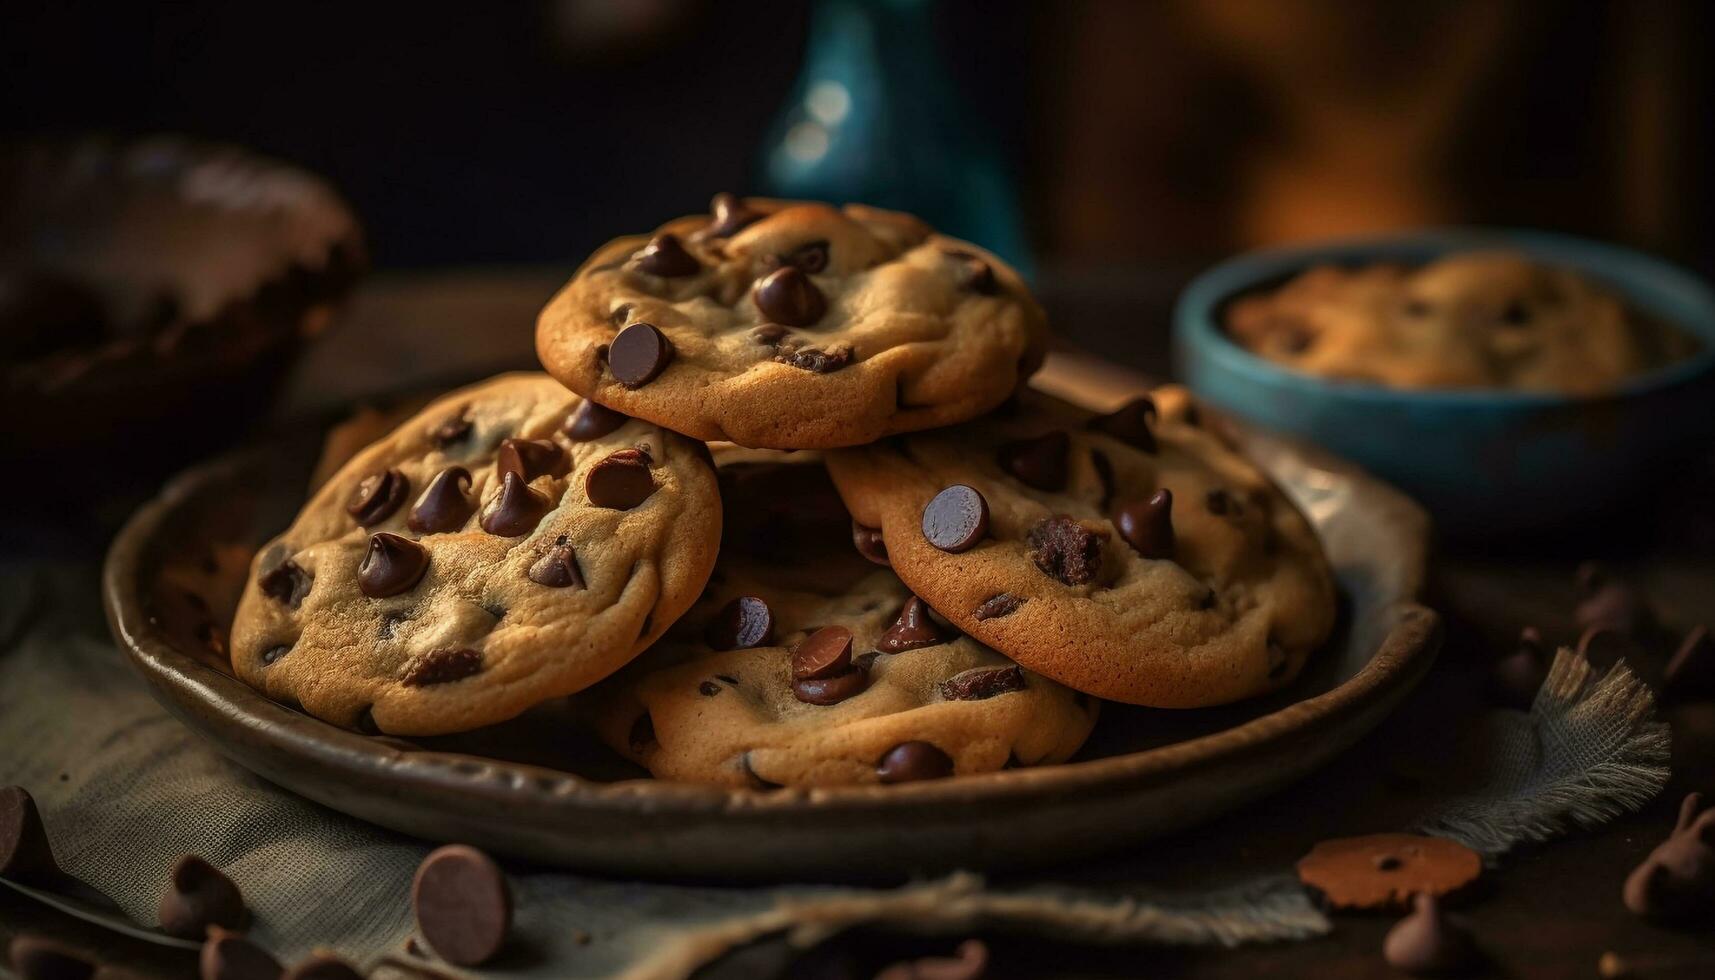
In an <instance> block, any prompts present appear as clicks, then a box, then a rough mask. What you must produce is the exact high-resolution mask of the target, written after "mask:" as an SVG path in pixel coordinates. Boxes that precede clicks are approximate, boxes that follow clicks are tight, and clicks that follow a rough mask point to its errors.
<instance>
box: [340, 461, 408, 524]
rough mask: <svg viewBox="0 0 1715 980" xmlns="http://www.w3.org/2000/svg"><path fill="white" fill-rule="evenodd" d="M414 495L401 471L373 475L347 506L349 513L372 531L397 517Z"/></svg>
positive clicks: (346, 509)
mask: <svg viewBox="0 0 1715 980" xmlns="http://www.w3.org/2000/svg"><path fill="white" fill-rule="evenodd" d="M410 492H411V481H410V480H408V479H406V478H405V474H403V473H401V472H399V471H398V470H387V471H386V472H383V473H371V474H369V475H368V476H366V477H364V478H363V479H362V480H359V481H358V483H357V487H356V488H355V489H353V490H352V492H351V496H350V497H349V498H347V500H346V502H345V512H346V513H347V514H350V515H351V517H352V519H353V520H355V521H357V523H358V524H359V525H361V526H363V527H372V526H374V525H376V524H380V523H381V522H382V521H385V520H386V519H387V518H389V517H392V516H393V512H394V511H396V510H398V509H399V505H400V504H402V503H404V502H405V497H406V496H407V495H408V494H409V493H410Z"/></svg>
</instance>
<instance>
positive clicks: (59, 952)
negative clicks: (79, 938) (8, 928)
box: [7, 934, 95, 980]
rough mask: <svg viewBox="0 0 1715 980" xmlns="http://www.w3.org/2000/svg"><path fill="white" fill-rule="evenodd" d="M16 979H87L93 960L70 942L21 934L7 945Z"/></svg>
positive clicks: (90, 972) (93, 967)
mask: <svg viewBox="0 0 1715 980" xmlns="http://www.w3.org/2000/svg"><path fill="white" fill-rule="evenodd" d="M7 955H8V958H9V959H10V960H11V961H12V972H13V973H15V974H17V976H18V980H90V977H92V976H93V975H94V974H95V963H93V962H92V961H90V960H89V959H87V958H85V957H84V955H83V954H82V953H81V952H79V951H77V950H75V949H73V948H71V947H70V946H66V945H63V944H61V943H57V942H54V941H53V940H51V939H47V938H44V937H42V936H32V935H29V934H24V935H20V936H17V937H16V938H14V939H13V940H12V944H11V946H9V947H8V948H7Z"/></svg>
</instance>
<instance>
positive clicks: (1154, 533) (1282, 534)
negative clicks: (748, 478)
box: [828, 389, 1335, 708]
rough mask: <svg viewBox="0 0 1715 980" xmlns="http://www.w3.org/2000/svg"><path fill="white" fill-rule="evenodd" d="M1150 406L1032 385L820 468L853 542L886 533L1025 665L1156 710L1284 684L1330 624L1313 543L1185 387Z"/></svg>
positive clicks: (921, 587)
mask: <svg viewBox="0 0 1715 980" xmlns="http://www.w3.org/2000/svg"><path fill="white" fill-rule="evenodd" d="M1156 397H1157V400H1158V401H1159V402H1160V405H1161V412H1160V413H1157V411H1156V407H1155V403H1154V402H1151V401H1150V400H1148V399H1141V400H1139V401H1136V402H1133V403H1132V404H1130V405H1128V406H1126V407H1125V408H1123V409H1121V410H1120V411H1118V412H1115V413H1113V414H1112V415H1107V416H1096V415H1093V414H1092V413H1089V412H1086V411H1083V410H1081V409H1078V408H1075V407H1073V406H1071V405H1068V404H1066V403H1064V402H1061V401H1058V400H1056V399H1053V398H1050V397H1048V396H1046V395H1041V394H1037V393H1034V392H1030V393H1026V394H1025V395H1022V396H1021V397H1020V398H1019V399H1018V401H1017V402H1016V404H1014V405H1012V406H1011V407H1010V408H1008V409H1003V410H1002V411H1000V412H997V413H995V414H994V415H992V416H990V417H988V418H985V419H981V420H978V421H976V422H971V423H967V424H965V425H962V426H957V427H953V428H948V429H942V430H937V431H934V432H921V433H915V434H913V435H910V436H903V437H899V438H895V439H889V440H885V441H883V442H878V443H876V444H874V445H871V446H865V447H862V448H858V449H847V450H840V451H838V452H832V453H829V454H828V469H829V472H830V473H831V474H832V476H833V479H834V482H835V484H836V485H838V487H839V490H840V494H841V496H842V497H844V498H845V502H846V505H847V507H849V508H850V509H851V512H852V515H853V517H854V518H855V519H856V521H857V524H858V525H859V527H858V528H856V529H855V530H854V538H855V539H856V541H857V543H858V544H859V545H860V548H861V547H862V546H863V544H864V541H865V539H866V537H867V538H869V539H873V536H874V535H875V534H876V533H878V532H879V535H880V539H881V541H882V542H883V543H884V545H885V560H887V561H889V562H890V563H891V565H892V567H893V569H894V571H895V572H897V573H898V574H899V577H900V578H901V579H903V580H904V581H905V583H906V585H908V586H909V587H911V589H912V590H913V591H915V592H916V593H917V594H918V595H920V596H922V597H923V598H924V599H925V600H927V601H928V602H929V604H930V605H932V606H933V607H934V608H935V609H937V610H938V611H940V612H941V613H942V614H944V615H945V616H947V618H948V619H950V620H952V621H953V623H954V624H955V625H957V626H958V627H959V628H960V629H962V630H964V631H966V632H967V633H969V634H970V635H971V636H972V637H974V638H976V639H978V640H980V641H982V642H983V643H985V644H987V645H989V646H992V647H994V648H995V649H996V650H999V651H1001V652H1003V653H1005V654H1006V655H1007V656H1009V657H1011V658H1012V659H1014V660H1017V661H1018V662H1019V663H1021V664H1023V665H1024V666H1026V667H1028V668H1030V669H1031V670H1034V671H1038V672H1040V673H1042V674H1044V675H1046V676H1048V677H1052V678H1054V679H1055V680H1057V681H1060V682H1061V683H1063V684H1066V685H1068V686H1070V687H1073V688H1076V689H1078V690H1080V691H1085V692H1087V693H1090V694H1094V695H1097V696H1098V697H1103V698H1108V699H1111V700H1115V701H1125V702H1129V703H1132V704H1142V705H1148V706H1151V707H1159V708H1191V707H1201V706H1205V705H1214V704H1224V703H1226V702H1229V701H1236V700H1238V699H1240V698H1246V697H1250V696H1252V695H1256V694H1260V693H1262V692H1264V691H1268V690H1272V689H1274V688H1277V687H1280V686H1281V685H1283V684H1285V683H1286V682H1288V681H1289V680H1291V679H1292V678H1293V677H1294V676H1296V675H1297V673H1298V671H1299V669H1300V668H1301V667H1302V666H1303V665H1304V662H1305V660H1306V658H1307V657H1308V656H1309V655H1310V653H1311V651H1313V650H1314V649H1316V647H1317V646H1319V645H1320V644H1321V643H1322V642H1323V641H1324V640H1325V639H1326V638H1327V636H1328V633H1329V631H1330V629H1331V628H1332V626H1333V622H1334V612H1335V603H1334V587H1333V580H1332V576H1331V574H1330V572H1329V569H1328V563H1327V560H1326V559H1325V558H1324V557H1323V554H1322V549H1321V545H1320V543H1319V542H1318V541H1317V539H1316V535H1315V532H1314V531H1313V530H1312V529H1311V527H1310V525H1309V523H1308V522H1307V521H1306V520H1305V519H1304V516H1303V515H1302V514H1300V513H1299V512H1298V510H1297V509H1296V508H1295V507H1293V505H1292V503H1291V502H1290V501H1289V500H1287V499H1286V497H1285V496H1284V495H1283V494H1282V493H1281V492H1280V490H1279V488H1278V487H1276V486H1275V485H1274V484H1273V483H1271V482H1270V481H1269V479H1268V477H1267V476H1265V475H1264V474H1263V473H1262V471H1261V470H1259V469H1257V467H1256V466H1255V465H1253V464H1252V463H1250V462H1249V461H1248V460H1246V459H1244V458H1243V457H1242V456H1240V455H1238V454H1237V453H1236V452H1234V451H1233V450H1232V449H1231V448H1229V447H1228V446H1227V445H1226V444H1225V443H1224V442H1222V441H1221V439H1219V438H1217V437H1216V436H1215V435H1213V434H1211V433H1210V432H1209V431H1207V430H1206V429H1205V428H1203V427H1200V426H1199V425H1197V424H1195V422H1194V421H1193V419H1194V412H1193V410H1192V407H1191V406H1190V404H1189V402H1188V400H1187V399H1186V397H1185V395H1184V392H1183V390H1181V389H1162V390H1161V391H1160V392H1158V393H1157V396H1156ZM1158 414H1159V417H1158ZM876 557H877V558H881V557H882V556H881V555H877V556H876Z"/></svg>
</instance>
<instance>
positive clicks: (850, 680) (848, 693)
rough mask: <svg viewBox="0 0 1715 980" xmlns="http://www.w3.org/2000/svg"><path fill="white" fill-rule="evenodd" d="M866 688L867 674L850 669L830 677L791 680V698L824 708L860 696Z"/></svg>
mask: <svg viewBox="0 0 1715 980" xmlns="http://www.w3.org/2000/svg"><path fill="white" fill-rule="evenodd" d="M868 686H869V674H868V673H867V672H865V671H863V670H860V669H859V668H857V667H851V668H849V669H847V670H846V671H845V672H843V673H839V674H834V675H832V676H830V677H811V678H793V680H792V696H793V697H795V698H797V699H798V700H800V701H802V702H804V703H805V704H814V705H818V706H820V707H824V708H825V707H828V706H829V705H835V704H839V703H840V702H841V701H844V700H845V699H847V698H849V697H854V696H856V695H859V694H862V693H863V691H864V688H866V687H868Z"/></svg>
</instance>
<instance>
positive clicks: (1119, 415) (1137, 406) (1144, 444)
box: [1090, 396, 1156, 453]
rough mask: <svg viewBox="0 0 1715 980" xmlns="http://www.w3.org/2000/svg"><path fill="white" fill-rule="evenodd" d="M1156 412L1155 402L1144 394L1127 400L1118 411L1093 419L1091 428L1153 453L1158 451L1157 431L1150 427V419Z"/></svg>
mask: <svg viewBox="0 0 1715 980" xmlns="http://www.w3.org/2000/svg"><path fill="white" fill-rule="evenodd" d="M1155 414H1156V411H1155V402H1154V401H1152V400H1151V399H1150V398H1149V397H1148V396H1143V397H1139V398H1134V399H1132V400H1131V401H1129V402H1126V403H1125V404H1124V405H1122V406H1121V407H1120V408H1119V409H1118V410H1117V411H1114V412H1110V413H1108V414H1107V415H1098V416H1096V417H1095V418H1093V419H1091V420H1090V428H1091V429H1093V430H1095V431H1096V432H1104V433H1106V434H1108V435H1110V436H1113V437H1114V438H1115V439H1118V440H1119V441H1121V442H1123V443H1127V444H1129V445H1132V446H1135V447H1137V448H1138V449H1141V450H1143V451H1144V452H1146V453H1153V452H1155V451H1156V446H1155V433H1154V432H1153V431H1151V430H1150V428H1149V420H1150V419H1151V418H1153V417H1154V416H1155Z"/></svg>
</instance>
